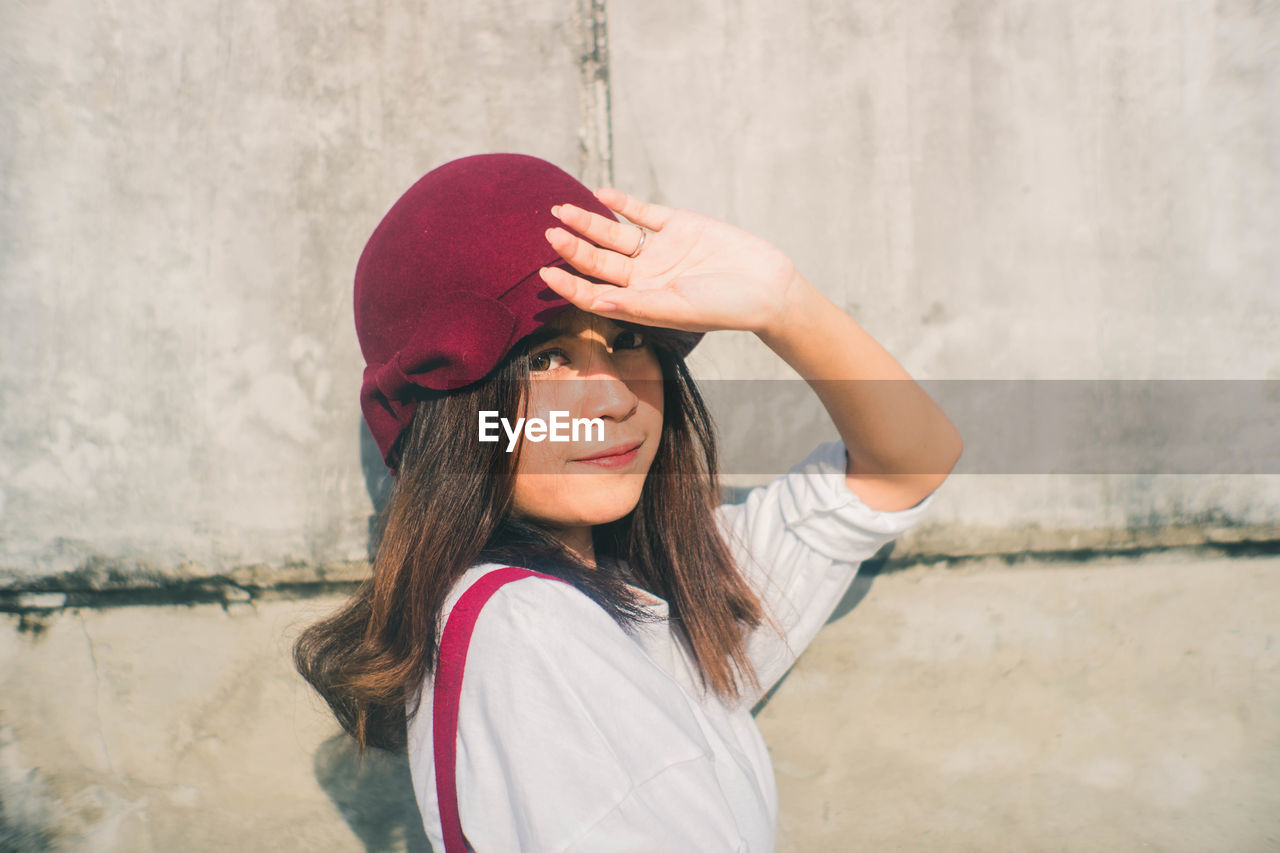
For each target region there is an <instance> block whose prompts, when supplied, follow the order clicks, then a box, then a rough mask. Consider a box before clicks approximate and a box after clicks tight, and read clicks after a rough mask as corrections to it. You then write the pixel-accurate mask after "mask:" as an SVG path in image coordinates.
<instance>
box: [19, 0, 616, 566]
mask: <svg viewBox="0 0 1280 853" xmlns="http://www.w3.org/2000/svg"><path fill="white" fill-rule="evenodd" d="M577 14H578V13H577V11H576V10H575V8H574V7H573V6H572V5H566V4H563V3H558V2H554V1H553V0H539V2H527V3H521V4H520V12H519V14H518V15H517V14H512V10H511V7H510V5H509V4H507V3H500V2H468V3H465V4H461V5H457V6H449V7H448V8H447V9H446V8H444V7H441V8H440V9H437V8H435V6H433V5H431V4H428V5H426V6H424V5H423V4H421V3H412V2H400V0H388V2H376V3H355V4H335V5H330V6H326V7H307V8H305V9H304V8H303V7H300V6H296V5H292V4H287V3H279V4H271V3H268V4H265V5H257V6H253V7H248V6H239V5H229V6H202V7H200V8H194V7H192V8H187V7H184V6H180V5H179V6H157V5H156V4H155V3H150V2H141V0H124V2H120V3H112V4H109V5H104V6H94V7H92V8H89V7H85V6H84V5H83V4H81V3H75V2H69V0H50V2H44V3H22V4H7V5H6V7H5V9H4V11H3V12H2V13H0V17H2V19H3V25H0V67H2V68H3V69H4V72H3V73H4V80H5V84H4V87H3V92H2V93H0V128H3V130H2V131H0V180H2V182H3V186H4V190H3V193H0V276H2V277H3V278H2V282H0V569H3V570H6V571H9V572H12V573H16V574H18V575H19V576H23V577H35V576H40V575H46V574H51V573H56V572H62V571H68V570H73V569H76V568H79V567H82V566H84V565H85V564H86V563H91V562H93V561H94V560H96V561H98V562H99V563H101V562H104V561H105V562H106V563H109V564H111V565H112V566H113V567H114V568H116V569H117V570H118V571H120V572H122V573H125V574H128V573H140V572H144V571H151V572H159V573H162V574H172V575H181V574H183V573H197V574H198V573H203V572H218V571H223V570H225V569H227V568H229V567H233V566H237V565H241V564H247V563H267V564H271V565H281V564H285V563H289V562H304V563H309V564H313V565H316V564H326V563H332V562H340V561H343V560H347V559H352V558H359V557H363V556H364V553H365V543H366V539H367V528H368V515H369V512H370V506H369V496H368V494H367V492H366V486H365V479H364V473H363V471H362V467H361V454H360V435H361V418H360V411H359V406H358V400H357V392H358V389H359V384H360V374H361V370H362V369H363V362H362V361H361V358H360V354H359V350H358V347H357V342H356V337H355V331H354V324H353V320H352V308H351V279H352V275H353V272H354V269H355V263H356V259H357V257H358V256H359V252H360V250H361V248H362V247H363V245H364V241H365V240H366V239H367V238H368V236H369V234H370V232H371V231H372V230H373V227H374V226H375V225H376V224H377V222H378V219H379V218H380V217H381V216H382V214H383V213H384V212H385V211H386V209H387V208H388V207H390V206H391V204H392V203H393V202H394V201H395V199H396V198H397V197H398V196H399V194H400V193H401V192H403V191H404V190H405V189H406V188H407V187H408V186H409V185H410V184H411V183H412V182H413V181H414V180H416V179H417V178H418V177H420V176H421V175H422V174H423V173H424V172H426V171H427V170H428V169H430V168H433V167H435V166H437V165H439V164H441V163H443V162H445V161H447V160H450V159H452V158H454V157H458V156H462V155H464V154H472V153H476V152H479V151H505V150H517V151H523V152H527V153H531V154H536V155H539V156H543V157H546V158H548V159H551V160H553V161H554V162H557V163H560V164H562V165H564V166H565V167H566V168H570V169H573V170H575V171H578V172H585V171H591V170H592V169H595V170H596V171H598V162H595V161H598V160H599V159H600V152H599V151H598V150H596V149H595V148H593V147H592V146H593V145H594V143H595V141H594V140H584V139H581V138H580V137H579V130H578V129H579V126H580V114H581V108H582V105H581V104H580V103H579V102H580V93H581V91H582V87H583V82H582V80H581V79H580V78H581V73H580V63H581V57H582V55H583V51H584V49H585V47H584V45H583V44H582V41H583V35H582V33H583V27H582V25H581V23H580V22H579V21H578V20H577Z"/></svg>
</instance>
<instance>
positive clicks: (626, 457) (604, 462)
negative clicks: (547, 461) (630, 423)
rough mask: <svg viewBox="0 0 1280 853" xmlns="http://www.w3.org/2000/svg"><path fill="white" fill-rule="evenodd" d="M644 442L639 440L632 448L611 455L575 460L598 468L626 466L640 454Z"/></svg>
mask: <svg viewBox="0 0 1280 853" xmlns="http://www.w3.org/2000/svg"><path fill="white" fill-rule="evenodd" d="M641 444H643V442H637V443H636V444H634V445H632V447H631V449H630V450H627V451H626V452H624V453H615V454H612V455H609V456H594V457H592V458H590V459H575V460H573V461H575V462H581V463H582V464H583V465H594V466H596V467H597V468H625V467H626V466H628V465H630V464H631V463H632V462H634V461H635V459H636V456H638V455H639V454H640V445H641Z"/></svg>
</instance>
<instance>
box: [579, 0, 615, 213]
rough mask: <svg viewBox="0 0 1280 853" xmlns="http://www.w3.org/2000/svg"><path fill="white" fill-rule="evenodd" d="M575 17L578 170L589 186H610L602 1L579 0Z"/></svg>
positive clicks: (606, 43)
mask: <svg viewBox="0 0 1280 853" xmlns="http://www.w3.org/2000/svg"><path fill="white" fill-rule="evenodd" d="M574 18H575V24H576V25H577V27H576V28H577V31H578V33H579V34H580V36H581V38H582V46H581V55H580V57H579V61H578V80H579V86H580V91H579V105H580V111H579V125H578V173H579V176H580V178H581V180H582V182H583V183H584V184H586V185H587V186H589V187H591V188H592V189H596V188H597V187H600V186H613V105H612V91H611V90H612V82H611V80H610V76H609V27H608V23H609V20H608V10H607V8H606V6H605V0H578V8H577V11H576V14H575V16H574Z"/></svg>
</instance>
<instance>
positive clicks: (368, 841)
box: [315, 732, 432, 853]
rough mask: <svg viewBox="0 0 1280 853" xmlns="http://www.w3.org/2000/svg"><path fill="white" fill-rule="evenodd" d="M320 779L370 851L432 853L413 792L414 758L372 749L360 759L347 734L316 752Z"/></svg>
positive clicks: (342, 734) (369, 852) (352, 828)
mask: <svg viewBox="0 0 1280 853" xmlns="http://www.w3.org/2000/svg"><path fill="white" fill-rule="evenodd" d="M315 770H316V780H317V781H318V782H319V783H320V787H321V788H323V789H324V792H325V793H326V794H328V795H329V799H331V800H333V804H334V805H335V806H337V807H338V812H339V814H341V815H342V819H343V820H345V821H346V822H347V825H348V826H350V827H351V831H352V832H354V833H355V834H356V836H357V837H359V839H360V842H361V843H362V844H364V849H365V851H366V853H392V851H395V853H399V851H405V853H432V850H431V842H430V841H428V840H427V834H426V832H425V831H423V828H422V816H421V815H420V814H419V813H418V804H417V802H416V801H415V800H414V795H413V779H412V778H411V777H410V775H409V760H408V758H406V757H405V756H403V755H392V754H391V753H388V752H385V751H383V750H380V749H370V750H369V751H368V752H366V753H365V757H364V761H363V762H362V761H361V760H360V756H359V752H358V750H357V749H356V744H355V741H353V740H352V739H351V737H350V736H348V735H347V734H346V733H345V732H343V733H341V734H338V735H335V736H334V737H331V738H329V739H328V740H327V741H325V742H324V743H322V744H321V745H320V748H319V749H318V750H316V759H315Z"/></svg>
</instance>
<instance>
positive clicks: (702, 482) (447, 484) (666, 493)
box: [293, 329, 777, 753]
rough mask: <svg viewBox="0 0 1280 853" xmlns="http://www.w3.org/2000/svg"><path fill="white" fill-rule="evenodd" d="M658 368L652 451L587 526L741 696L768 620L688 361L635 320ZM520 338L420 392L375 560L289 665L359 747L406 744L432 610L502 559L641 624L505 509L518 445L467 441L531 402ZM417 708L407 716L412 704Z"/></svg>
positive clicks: (426, 666)
mask: <svg viewBox="0 0 1280 853" xmlns="http://www.w3.org/2000/svg"><path fill="white" fill-rule="evenodd" d="M645 333H646V337H647V338H648V340H649V341H650V342H651V344H652V345H653V347H654V350H655V353H656V354H657V356H658V361H659V363H660V364H661V366H662V376H663V401H664V402H663V406H664V417H663V426H662V438H661V441H660V442H659V446H658V450H657V455H656V456H655V458H654V460H653V463H652V465H651V466H650V469H649V472H648V475H647V477H646V478H645V483H644V488H643V489H642V491H641V495H640V500H639V503H638V504H637V506H636V508H635V509H634V510H633V511H632V512H630V513H628V514H627V515H626V516H624V517H623V518H621V519H618V520H617V521H614V522H612V523H609V524H603V525H597V526H596V527H595V529H594V532H593V538H594V544H595V548H596V554H597V562H599V561H600V559H601V557H605V558H608V557H614V558H621V559H624V560H626V561H627V563H628V564H629V566H630V568H631V570H632V572H633V573H634V578H632V580H633V581H634V582H635V583H636V585H637V586H639V587H641V588H643V589H646V590H648V591H649V592H651V593H653V594H655V595H657V596H660V597H661V598H663V599H665V600H666V601H667V603H668V615H669V618H670V620H671V623H672V627H673V628H674V629H677V631H678V633H679V634H680V635H682V639H683V641H684V643H685V644H686V646H687V647H688V649H689V651H690V653H691V656H692V658H693V660H694V661H695V662H696V663H697V668H698V671H699V677H700V679H701V681H702V685H703V688H704V689H707V688H708V687H709V688H710V689H711V690H713V691H714V692H715V693H717V694H718V695H720V696H721V697H722V698H724V699H726V700H730V701H732V700H735V699H738V698H739V697H740V696H741V691H742V689H743V688H742V684H741V682H740V681H739V680H738V678H739V676H741V677H742V678H745V679H746V681H747V682H748V683H750V684H751V685H752V687H753V688H755V689H757V690H758V689H759V687H760V684H759V680H758V677H757V675H756V672H755V669H754V668H753V667H752V665H751V662H750V660H749V658H748V657H747V652H746V646H745V643H744V638H745V633H746V632H747V631H749V630H751V629H754V628H756V627H758V626H759V625H760V624H761V623H762V622H765V621H768V622H769V623H770V624H771V625H773V626H774V628H775V629H776V628H777V626H776V623H774V622H773V621H772V619H771V618H770V617H769V615H768V614H767V613H766V612H765V609H764V607H763V605H762V604H761V602H760V600H759V599H758V598H757V596H756V595H755V593H754V592H753V591H752V590H751V588H750V587H749V586H748V585H747V583H746V582H745V581H744V580H743V578H742V576H741V575H740V574H739V572H738V570H737V568H736V567H735V566H734V563H733V558H732V556H731V555H730V553H729V551H728V548H727V547H726V544H725V542H724V540H723V538H722V537H721V535H720V533H719V529H718V528H717V526H716V523H715V518H714V516H713V512H714V510H715V507H716V506H717V504H718V502H719V485H718V475H717V471H718V467H717V455H716V437H715V427H714V424H713V422H712V420H711V417H710V415H709V413H708V412H707V409H706V405H705V403H704V402H703V400H702V396H701V395H700V394H699V392H698V390H697V388H696V386H695V384H694V381H693V377H692V376H691V375H690V374H689V372H688V369H687V367H686V366H685V363H684V360H683V358H681V356H680V355H679V354H678V352H677V351H676V349H675V348H674V346H673V343H672V339H671V338H670V337H665V336H664V335H663V334H662V332H661V330H655V329H646V330H645ZM527 356H528V346H527V345H525V346H517V347H516V348H515V349H513V350H512V352H511V353H509V354H508V356H507V358H506V359H504V361H503V362H502V364H500V365H499V366H498V367H496V368H494V370H493V371H492V372H491V373H490V374H489V376H488V377H486V378H485V379H484V380H482V381H481V382H478V383H475V384H473V385H471V386H468V387H467V388H464V389H461V390H457V391H452V392H448V393H434V392H424V395H423V398H422V399H421V400H420V401H419V403H418V405H417V408H416V411H415V413H414V416H413V419H412V422H411V424H410V427H409V429H407V430H406V431H405V434H404V436H402V439H401V443H400V445H399V446H398V448H397V450H398V453H397V460H396V461H397V462H398V466H397V467H398V470H397V474H396V477H395V480H394V482H393V485H392V487H391V491H390V493H389V495H388V499H387V503H386V506H385V508H384V510H383V512H382V515H381V517H380V522H379V532H378V536H379V541H378V544H377V552H376V555H375V556H374V559H373V571H372V573H371V576H370V577H369V578H368V579H366V580H365V581H364V582H363V583H362V584H361V585H360V587H359V588H358V589H357V590H356V592H355V593H354V594H353V595H352V597H351V598H350V600H348V601H347V602H346V604H345V605H343V607H342V608H341V609H339V610H338V611H337V612H336V613H334V614H333V615H332V616H329V617H328V618H326V619H324V620H322V621H320V622H318V623H315V624H313V625H311V626H309V627H308V628H306V629H305V630H304V631H303V632H302V633H301V634H300V636H299V638H298V640H297V642H296V643H295V645H294V650H293V651H294V663H295V665H296V666H297V668H298V671H299V672H300V673H302V676H303V677H304V678H305V679H306V680H307V681H308V682H310V683H311V685H312V686H313V687H314V688H315V689H316V690H317V691H318V692H319V693H320V695H321V696H322V697H323V698H324V700H325V701H326V702H327V703H328V704H329V707H330V708H331V709H332V710H333V713H334V715H335V716H336V717H337V719H338V722H339V723H341V725H342V727H343V728H344V729H345V730H346V731H347V732H348V733H349V734H351V736H352V737H354V738H355V740H356V742H357V743H358V744H359V747H360V751H361V752H362V753H363V752H364V750H365V748H366V747H367V746H374V747H379V748H382V749H387V750H392V751H397V752H402V751H403V750H404V749H405V745H406V735H407V733H406V723H407V718H406V706H407V703H408V701H409V700H413V702H414V711H416V708H417V704H418V699H419V698H420V693H419V691H420V689H421V687H422V686H423V683H424V681H425V679H426V678H427V676H429V675H430V674H431V673H433V672H434V669H435V662H436V654H437V645H438V637H439V632H440V630H441V629H442V627H443V626H442V625H440V624H439V620H440V615H441V610H442V608H443V605H444V602H445V600H446V598H447V596H448V595H449V592H450V590H451V589H452V588H453V586H454V585H455V583H456V582H457V581H458V580H459V578H460V577H461V576H462V574H463V573H464V572H465V571H467V569H469V568H471V567H472V566H473V565H475V564H477V563H481V562H502V563H506V564H511V565H519V566H524V567H526V568H531V569H536V570H538V571H542V572H546V573H547V574H550V575H554V576H556V577H559V578H563V579H564V580H567V581H569V582H570V583H572V584H573V585H574V586H575V587H577V588H578V589H579V590H580V591H582V592H583V593H584V594H586V595H587V596H588V597H590V598H591V599H592V600H593V601H595V602H596V603H597V604H598V605H600V606H601V607H602V608H604V609H605V611H606V612H608V613H609V615H610V616H612V617H613V619H614V620H615V621H616V622H617V623H618V624H619V625H620V626H621V627H622V628H623V629H624V630H628V631H630V630H632V629H633V627H634V625H635V623H638V622H642V621H647V619H648V618H650V617H649V614H648V613H647V612H646V611H645V610H644V608H643V606H642V605H641V603H640V602H639V601H637V600H636V597H635V595H634V593H633V592H632V591H631V590H630V589H628V588H627V586H626V583H627V580H628V579H627V578H624V577H621V576H620V575H619V573H617V572H612V571H600V570H597V569H596V568H594V567H592V566H590V565H588V564H586V563H585V562H583V561H582V560H580V559H579V558H577V557H576V556H575V555H574V554H573V553H572V552H571V551H570V550H568V549H567V548H565V547H564V546H563V545H562V544H561V543H560V542H559V540H557V539H556V538H555V537H554V536H553V535H552V534H551V532H550V531H549V530H547V529H546V528H544V527H542V526H541V525H539V524H538V523H536V522H535V521H531V520H529V519H522V518H518V517H515V516H513V515H512V513H511V512H510V508H511V502H512V491H513V485H514V478H515V472H516V470H517V466H518V464H519V458H518V457H519V453H518V451H517V452H516V453H506V452H504V451H503V450H502V449H501V448H500V447H499V445H498V444H487V443H481V442H478V441H476V440H475V429H476V422H477V413H478V412H479V411H482V410H496V411H502V412H512V411H518V410H519V408H520V404H521V400H524V399H528V396H527V391H528V389H529V367H528V358H527ZM409 713H413V711H409Z"/></svg>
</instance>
